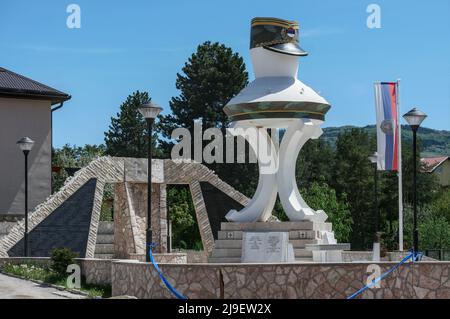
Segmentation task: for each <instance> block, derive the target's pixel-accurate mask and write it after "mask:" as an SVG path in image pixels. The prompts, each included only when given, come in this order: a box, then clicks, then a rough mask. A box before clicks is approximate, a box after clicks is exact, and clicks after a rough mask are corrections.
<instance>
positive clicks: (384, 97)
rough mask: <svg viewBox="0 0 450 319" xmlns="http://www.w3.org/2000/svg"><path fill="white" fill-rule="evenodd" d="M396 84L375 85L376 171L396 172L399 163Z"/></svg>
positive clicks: (383, 83) (382, 83)
mask: <svg viewBox="0 0 450 319" xmlns="http://www.w3.org/2000/svg"><path fill="white" fill-rule="evenodd" d="M397 88H398V86H397V83H396V82H381V83H375V106H376V111H377V152H378V170H380V171H397V170H398V161H399V140H398V138H399V136H398V135H399V128H398V109H397V98H398V96H397V91H398V90H397Z"/></svg>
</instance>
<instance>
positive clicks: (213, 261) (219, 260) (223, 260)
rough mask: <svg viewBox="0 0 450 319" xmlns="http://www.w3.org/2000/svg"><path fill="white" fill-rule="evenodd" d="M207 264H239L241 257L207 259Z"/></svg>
mask: <svg viewBox="0 0 450 319" xmlns="http://www.w3.org/2000/svg"><path fill="white" fill-rule="evenodd" d="M208 262H209V263H211V264H227V263H233V264H234V263H241V257H226V258H225V257H222V258H215V257H209V258H208Z"/></svg>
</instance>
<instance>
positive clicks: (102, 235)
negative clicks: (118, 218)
mask: <svg viewBox="0 0 450 319" xmlns="http://www.w3.org/2000/svg"><path fill="white" fill-rule="evenodd" d="M94 257H95V258H100V259H112V258H113V257H114V222H100V223H99V225H98V232H97V241H96V243H95V254H94Z"/></svg>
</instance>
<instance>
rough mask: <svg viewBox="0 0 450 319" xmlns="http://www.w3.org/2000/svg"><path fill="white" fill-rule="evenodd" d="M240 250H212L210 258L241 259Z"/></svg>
mask: <svg viewBox="0 0 450 319" xmlns="http://www.w3.org/2000/svg"><path fill="white" fill-rule="evenodd" d="M241 255H242V249H241V248H238V249H233V248H214V249H213V251H212V253H211V257H212V258H216V257H218V258H221V257H239V258H241Z"/></svg>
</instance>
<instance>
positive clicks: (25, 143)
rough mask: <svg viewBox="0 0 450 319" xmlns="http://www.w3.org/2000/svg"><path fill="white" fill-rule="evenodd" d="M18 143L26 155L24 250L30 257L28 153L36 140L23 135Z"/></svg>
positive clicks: (26, 255)
mask: <svg viewBox="0 0 450 319" xmlns="http://www.w3.org/2000/svg"><path fill="white" fill-rule="evenodd" d="M17 145H19V148H20V149H21V150H22V152H23V155H25V233H24V236H23V252H24V256H25V257H28V154H29V153H30V151H31V149H32V148H33V145H34V141H33V140H32V139H31V138H29V137H22V138H21V139H20V140H19V141H17Z"/></svg>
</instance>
